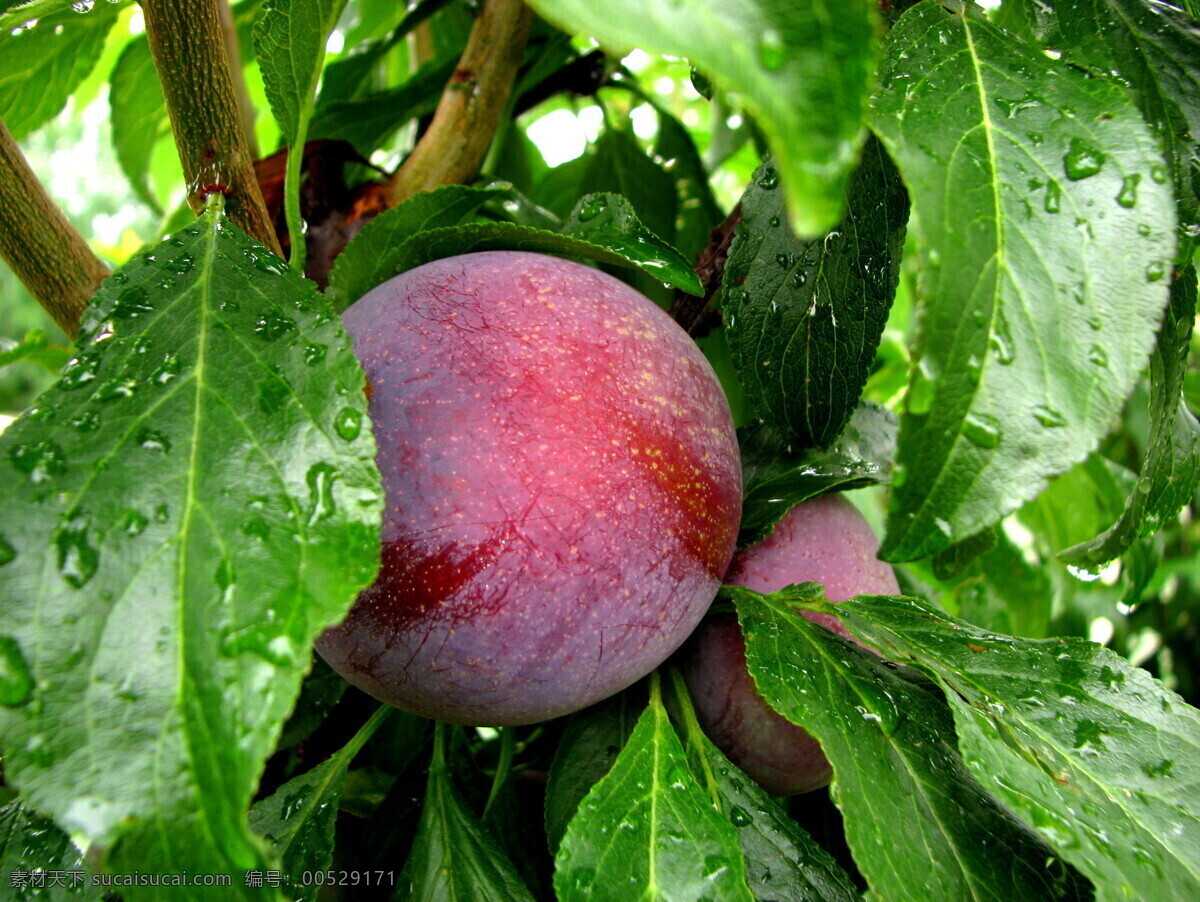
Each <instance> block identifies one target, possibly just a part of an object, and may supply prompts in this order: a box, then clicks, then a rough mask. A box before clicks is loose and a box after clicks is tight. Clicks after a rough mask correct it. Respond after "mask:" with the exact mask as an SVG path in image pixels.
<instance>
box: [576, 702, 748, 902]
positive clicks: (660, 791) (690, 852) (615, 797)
mask: <svg viewBox="0 0 1200 902" xmlns="http://www.w3.org/2000/svg"><path fill="white" fill-rule="evenodd" d="M554 889H555V891H556V893H557V896H558V898H559V899H560V900H561V902H575V900H588V902H605V900H613V902H627V900H629V899H664V900H668V899H669V900H672V902H676V900H678V902H684V900H688V902H699V900H702V899H721V900H729V902H738V900H745V902H749V900H751V899H752V898H753V897H752V896H751V895H750V891H749V890H748V889H747V888H746V883H745V874H744V868H743V864H742V854H741V851H740V849H739V848H738V842H737V836H736V834H735V833H734V828H733V825H732V824H731V823H730V822H729V820H728V819H727V818H726V817H725V816H723V815H722V814H721V813H720V812H719V811H717V809H716V808H714V807H713V802H712V800H711V799H710V798H709V797H708V796H707V794H706V793H705V791H704V789H702V788H701V787H700V785H699V784H698V783H697V782H696V780H695V778H694V777H693V776H692V774H691V772H690V771H689V770H688V765H687V759H686V757H685V756H684V751H683V746H682V745H681V744H680V742H679V737H678V736H676V735H675V729H674V728H673V727H672V726H671V722H670V720H669V719H668V717H667V711H666V708H664V707H663V704H662V700H661V698H660V697H659V695H658V693H657V692H654V691H652V692H651V699H650V704H649V705H648V706H647V707H646V709H645V711H643V712H642V715H641V716H640V717H639V718H638V722H637V725H636V726H635V727H634V728H633V733H632V734H631V735H630V737H629V741H628V742H627V743H626V744H625V747H624V748H623V749H622V750H621V753H620V754H619V755H618V756H617V760H616V761H615V762H614V763H613V765H612V769H611V770H610V771H609V772H608V774H607V775H606V776H605V777H604V778H603V779H602V780H600V782H598V783H596V785H595V786H593V787H592V789H591V791H590V792H589V793H588V794H587V796H586V797H585V798H584V800H583V802H582V803H581V804H580V806H579V810H578V812H577V813H576V814H575V816H574V818H572V820H571V823H570V824H569V825H568V827H567V832H566V835H565V836H564V837H563V840H562V842H561V843H560V844H559V847H558V854H557V856H556V858H555V872H554Z"/></svg>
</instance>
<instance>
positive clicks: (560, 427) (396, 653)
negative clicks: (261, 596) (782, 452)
mask: <svg viewBox="0 0 1200 902" xmlns="http://www.w3.org/2000/svg"><path fill="white" fill-rule="evenodd" d="M344 322H345V325H346V328H347V330H348V331H349V332H350V334H351V336H352V337H353V339H354V343H355V352H356V353H357V355H358V357H359V359H360V361H361V362H362V365H363V369H364V370H365V372H366V375H367V379H368V381H369V385H370V391H371V400H370V410H371V419H372V422H373V423H374V427H375V438H376V441H377V443H378V453H377V456H376V460H377V462H378V464H379V468H380V470H381V472H382V474H383V482H384V489H385V491H386V495H387V506H386V512H385V515H384V524H383V566H382V570H381V572H380V574H379V577H378V579H377V580H376V582H375V583H374V585H372V586H371V587H370V588H369V589H367V590H366V591H365V592H363V593H362V594H361V596H360V597H359V599H358V601H357V602H356V604H355V605H354V607H353V609H352V610H351V611H350V614H349V616H348V617H347V618H346V620H345V622H344V623H342V624H341V625H340V626H337V627H335V628H333V629H330V630H328V631H327V632H326V633H325V634H324V635H323V636H322V637H321V639H320V640H319V642H318V649H319V650H320V652H321V653H322V654H323V655H324V657H325V658H326V660H328V661H329V663H330V664H331V665H333V667H335V668H336V669H337V670H338V671H340V672H341V673H342V674H343V675H344V676H345V677H346V678H347V679H348V680H350V682H352V683H354V684H355V685H357V686H359V687H360V688H362V689H364V690H365V691H367V692H369V693H370V694H371V695H373V696H375V697H376V698H378V699H380V700H382V701H385V702H388V703H390V704H393V705H396V706H397V707H400V708H404V709H407V710H409V711H413V712H416V713H418V714H422V715H425V716H428V717H434V718H438V719H441V720H446V721H451V722H456V723H466V724H477V725H482V724H521V723H532V722H536V721H540V720H545V719H547V718H551V717H557V716H559V715H562V714H566V713H569V712H571V711H574V710H576V709H579V708H582V707H584V706H586V705H589V704H591V703H593V702H596V701H599V700H600V699H602V698H605V697H606V696H609V695H611V694H613V693H614V692H617V691H619V690H620V689H622V688H624V687H625V686H628V685H629V684H631V683H633V682H634V681H636V680H637V679H639V678H640V677H642V676H644V675H645V674H646V673H648V672H649V671H650V670H652V669H653V668H654V667H656V666H657V665H658V664H659V663H661V662H662V661H663V660H664V659H665V658H666V657H667V656H668V655H670V654H671V653H672V652H673V651H674V650H675V649H676V648H677V647H678V646H679V645H680V644H681V643H682V642H683V641H684V639H685V638H686V637H687V636H688V634H689V633H691V632H692V630H693V629H694V628H695V626H696V624H697V622H698V621H699V620H700V618H701V617H702V616H703V614H704V611H705V609H706V608H707V607H708V605H709V603H710V602H711V601H712V599H713V597H714V596H715V594H716V591H717V588H718V587H719V584H720V581H721V578H722V576H723V575H724V573H725V571H726V569H727V567H728V565H729V561H730V558H731V556H732V554H733V549H734V542H735V538H736V533H737V528H738V520H739V517H740V513H741V471H740V465H739V460H738V453H737V438H736V434H735V433H734V429H733V422H732V417H731V415H730V411H729V406H728V403H727V402H726V400H725V396H724V394H723V392H722V390H721V387H720V384H719V383H718V381H717V379H716V376H715V374H714V373H713V371H712V368H711V367H710V366H709V364H708V362H707V361H706V360H705V359H704V357H703V355H702V354H701V353H700V351H699V350H698V349H697V347H696V345H695V344H694V343H693V342H692V341H691V340H690V339H689V338H688V336H687V335H686V333H684V332H683V330H682V329H680V328H679V327H678V326H677V325H676V324H675V323H674V322H673V321H672V320H671V319H670V318H669V317H668V316H667V315H666V314H665V313H664V312H663V311H662V310H660V309H659V308H658V307H657V306H655V305H654V304H653V303H652V302H650V301H649V300H648V299H647V298H645V297H644V296H642V295H641V294H639V293H638V292H636V291H634V290H633V289H631V288H629V287H628V286H627V285H625V284H624V283H622V282H620V281H618V280H617V279H614V278H612V277H611V276H608V275H606V274H605V273H603V272H600V271H598V270H596V269H592V268H590V267H587V266H584V265H582V264H579V263H573V262H570V261H567V260H562V259H559V258H556V257H548V256H543V255H539V254H530V253H519V252H509V251H504V252H498V251H497V252H485V253H475V254H466V255H463V256H458V257H451V258H447V259H442V260H437V261H435V262H432V263H428V264H425V265H424V266H420V267H417V268H416V269H413V270H410V271H408V272H406V273H404V274H402V275H400V276H397V277H396V278H394V279H392V280H390V281H388V282H386V283H384V284H383V285H380V286H379V287H378V288H376V289H374V290H373V291H371V292H370V293H368V294H367V295H366V296H364V297H363V298H362V299H361V300H359V301H358V302H357V303H355V304H354V305H353V306H352V307H351V308H350V309H348V310H347V311H346V313H345V315H344Z"/></svg>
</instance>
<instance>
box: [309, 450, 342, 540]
mask: <svg viewBox="0 0 1200 902" xmlns="http://www.w3.org/2000/svg"><path fill="white" fill-rule="evenodd" d="M337 475H338V473H337V468H336V467H335V466H333V464H327V463H319V464H313V465H312V466H311V467H309V468H308V475H307V477H306V478H307V481H308V491H309V495H310V503H311V507H310V509H309V514H308V525H309V526H312V525H313V524H315V523H319V522H320V521H321V520H325V519H327V518H329V517H331V516H333V513H334V511H335V510H336V505H335V504H334V500H333V482H334V480H335V479H337Z"/></svg>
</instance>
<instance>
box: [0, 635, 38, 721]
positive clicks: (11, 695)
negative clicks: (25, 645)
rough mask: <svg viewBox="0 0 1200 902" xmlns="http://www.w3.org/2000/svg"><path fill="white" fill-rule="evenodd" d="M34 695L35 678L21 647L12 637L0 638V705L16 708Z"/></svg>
mask: <svg viewBox="0 0 1200 902" xmlns="http://www.w3.org/2000/svg"><path fill="white" fill-rule="evenodd" d="M31 695H33V677H32V675H31V674H30V673H29V664H28V663H26V661H25V655H23V654H22V653H21V646H20V644H19V643H18V642H17V640H16V639H14V638H13V637H12V636H0V705H4V706H5V707H6V708H15V707H17V706H19V705H23V704H25V703H26V702H28V701H29V697H30V696H31Z"/></svg>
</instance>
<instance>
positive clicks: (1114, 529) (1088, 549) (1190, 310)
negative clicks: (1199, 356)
mask: <svg viewBox="0 0 1200 902" xmlns="http://www.w3.org/2000/svg"><path fill="white" fill-rule="evenodd" d="M1195 319H1196V270H1195V269H1194V268H1193V267H1191V266H1189V267H1188V268H1187V269H1185V270H1184V271H1183V272H1182V273H1180V275H1179V276H1178V277H1177V278H1176V279H1174V280H1172V282H1171V305H1170V307H1169V308H1168V309H1167V316H1166V319H1165V320H1164V321H1163V324H1162V328H1161V329H1160V330H1159V336H1158V347H1157V348H1155V351H1154V354H1153V355H1151V357H1150V444H1149V448H1148V449H1147V451H1146V460H1145V463H1144V464H1143V465H1142V472H1141V474H1140V475H1139V476H1138V480H1137V484H1136V485H1135V486H1134V491H1133V493H1132V494H1131V495H1130V496H1129V498H1128V500H1127V501H1126V502H1125V510H1124V512H1123V513H1122V514H1121V518H1120V519H1119V520H1117V522H1116V523H1114V524H1113V525H1112V526H1111V527H1109V528H1108V529H1107V530H1106V531H1105V532H1104V533H1102V534H1101V535H1099V536H1097V537H1096V538H1094V539H1092V540H1091V541H1089V542H1085V543H1083V544H1081V545H1075V546H1074V547H1072V548H1068V549H1067V550H1065V551H1064V552H1063V553H1062V555H1061V557H1062V559H1063V560H1064V561H1066V562H1067V563H1069V564H1073V565H1076V566H1080V567H1084V568H1087V569H1088V570H1092V571H1095V570H1097V569H1098V568H1100V567H1102V566H1103V565H1104V564H1106V563H1108V562H1109V561H1111V560H1113V559H1114V558H1117V557H1120V556H1121V555H1122V554H1124V553H1125V552H1126V551H1128V550H1129V548H1130V547H1131V546H1132V545H1133V543H1134V541H1136V540H1137V539H1138V538H1141V537H1145V536H1148V535H1151V534H1152V533H1154V532H1156V531H1157V530H1158V529H1159V528H1161V527H1162V526H1163V525H1164V524H1165V523H1167V522H1169V520H1170V519H1171V518H1173V517H1174V516H1175V515H1176V514H1178V513H1179V511H1180V510H1181V509H1182V508H1183V507H1185V506H1186V505H1188V504H1190V503H1191V501H1192V498H1193V496H1194V495H1195V494H1196V487H1197V485H1200V423H1198V422H1196V417H1195V416H1194V415H1193V414H1192V412H1191V411H1190V410H1188V406H1187V404H1186V403H1185V401H1184V399H1183V380H1184V377H1185V376H1186V375H1187V355H1188V348H1189V347H1190V345H1191V338H1192V326H1193V323H1194V322H1195Z"/></svg>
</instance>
